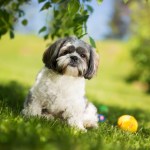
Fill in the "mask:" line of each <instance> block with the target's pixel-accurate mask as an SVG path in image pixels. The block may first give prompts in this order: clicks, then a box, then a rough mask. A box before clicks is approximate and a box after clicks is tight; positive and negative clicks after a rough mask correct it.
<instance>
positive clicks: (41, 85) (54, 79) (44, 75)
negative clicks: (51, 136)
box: [31, 67, 85, 113]
mask: <svg viewBox="0 0 150 150" xmlns="http://www.w3.org/2000/svg"><path fill="white" fill-rule="evenodd" d="M84 87H85V81H84V78H83V77H81V78H79V77H72V76H66V75H59V74H57V73H55V72H53V71H52V70H50V69H47V68H45V67H44V68H43V69H42V71H41V72H40V73H39V74H38V76H37V80H36V83H35V85H34V86H33V87H32V89H31V92H32V93H35V94H36V97H38V100H39V101H40V103H41V104H42V105H43V107H46V106H44V105H47V103H48V104H49V105H50V108H47V109H50V111H52V112H54V113H59V111H63V110H64V109H66V108H65V107H67V106H66V105H67V104H68V105H69V106H68V107H70V105H73V106H74V105H80V104H82V103H83V104H84V103H85V99H84V94H85V92H84ZM52 104H57V107H55V105H52ZM58 104H59V105H58ZM64 104H66V105H64ZM73 106H72V107H73Z"/></svg>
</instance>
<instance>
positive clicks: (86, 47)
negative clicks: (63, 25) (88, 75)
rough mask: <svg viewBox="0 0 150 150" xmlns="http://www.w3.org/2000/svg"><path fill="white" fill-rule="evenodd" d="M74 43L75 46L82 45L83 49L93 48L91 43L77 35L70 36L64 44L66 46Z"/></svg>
mask: <svg viewBox="0 0 150 150" xmlns="http://www.w3.org/2000/svg"><path fill="white" fill-rule="evenodd" d="M71 45H73V46H74V47H75V48H78V47H82V48H83V49H85V50H86V51H88V52H89V51H90V49H91V48H92V47H91V46H90V45H89V44H87V43H86V42H84V41H82V40H80V39H77V38H75V37H72V38H69V39H68V40H67V41H66V43H65V44H64V46H63V47H64V48H65V47H68V46H71Z"/></svg>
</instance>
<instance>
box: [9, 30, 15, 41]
mask: <svg viewBox="0 0 150 150" xmlns="http://www.w3.org/2000/svg"><path fill="white" fill-rule="evenodd" d="M9 36H10V38H11V39H13V38H14V37H15V35H14V32H13V31H10V32H9Z"/></svg>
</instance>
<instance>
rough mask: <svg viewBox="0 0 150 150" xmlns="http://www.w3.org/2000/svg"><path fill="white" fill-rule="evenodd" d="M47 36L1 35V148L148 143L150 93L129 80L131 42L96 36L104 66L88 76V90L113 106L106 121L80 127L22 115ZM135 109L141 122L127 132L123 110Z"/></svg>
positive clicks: (116, 146) (135, 146)
mask: <svg viewBox="0 0 150 150" xmlns="http://www.w3.org/2000/svg"><path fill="white" fill-rule="evenodd" d="M48 43H49V42H44V41H43V39H40V38H37V37H34V36H21V35H17V36H16V38H15V39H14V40H10V39H9V38H8V37H4V38H3V39H1V40H0V149H19V150H20V149H39V150H41V149H44V150H48V149H50V150H53V149H54V150H55V149H61V150H63V149H64V150H66V149H71V150H72V149H76V150H82V149H83V150H84V149H85V150H86V149H96V150H98V149H112V150H114V149H115V150H116V149H149V147H150V117H149V113H150V111H149V106H150V96H149V95H147V94H145V93H144V92H143V89H142V87H139V86H138V85H137V84H129V83H127V82H125V78H126V76H127V75H128V74H129V72H130V70H131V68H132V61H131V60H130V55H129V54H130V49H129V47H128V44H127V43H125V42H120V41H101V42H97V48H98V51H99V53H100V68H99V71H98V73H97V76H96V77H95V78H93V79H92V80H90V81H87V86H86V95H87V97H88V99H89V100H90V101H93V102H94V104H95V105H96V106H97V107H99V106H100V105H106V106H107V107H108V108H109V112H108V114H106V122H104V123H100V124H99V128H98V129H97V130H89V131H88V133H80V132H77V131H76V130H74V129H71V128H70V127H68V126H67V125H66V124H65V123H64V122H61V121H60V120H55V121H48V120H45V119H39V118H34V117H33V118H30V119H26V118H23V117H22V116H21V114H20V111H21V109H22V106H23V101H24V99H25V96H26V94H27V91H28V90H29V88H30V86H31V85H32V84H33V83H34V80H35V77H36V75H37V73H38V72H39V70H40V69H41V67H42V66H43V64H42V54H43V51H44V50H45V48H46V44H48ZM124 114H130V115H133V116H135V118H137V120H138V122H139V129H138V132H137V133H135V134H131V133H128V132H123V131H121V130H120V129H118V127H117V126H116V123H117V118H118V117H119V116H120V115H124Z"/></svg>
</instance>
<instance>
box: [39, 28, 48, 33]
mask: <svg viewBox="0 0 150 150" xmlns="http://www.w3.org/2000/svg"><path fill="white" fill-rule="evenodd" d="M46 29H47V28H46V26H44V27H42V28H41V29H40V30H39V33H41V32H44V31H46Z"/></svg>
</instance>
